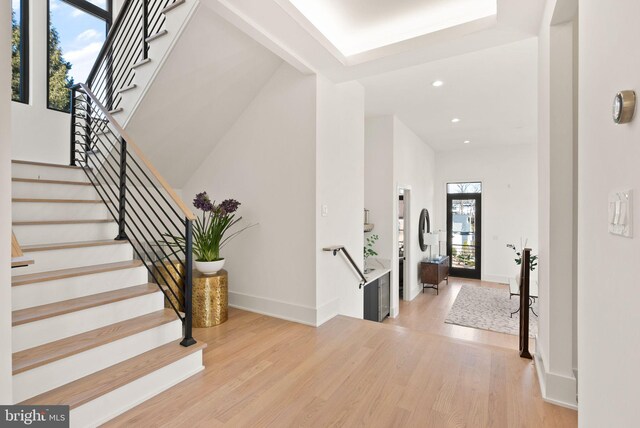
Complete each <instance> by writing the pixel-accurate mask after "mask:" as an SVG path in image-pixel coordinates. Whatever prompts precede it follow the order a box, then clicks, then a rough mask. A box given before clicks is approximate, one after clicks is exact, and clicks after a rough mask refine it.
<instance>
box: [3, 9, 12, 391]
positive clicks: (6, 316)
mask: <svg viewBox="0 0 640 428" xmlns="http://www.w3.org/2000/svg"><path fill="white" fill-rule="evenodd" d="M10 21H11V2H9V1H4V2H2V3H0V22H3V23H7V22H10ZM10 47H11V26H10V25H5V24H3V25H0V242H2V243H4V244H3V245H1V246H0V260H2V263H0V404H13V401H12V394H11V272H10V270H11V269H10V267H9V263H8V261H9V260H10V259H11V250H10V245H9V242H10V241H11V104H13V103H12V102H11V62H10V58H11V50H10V49H11V48H10Z"/></svg>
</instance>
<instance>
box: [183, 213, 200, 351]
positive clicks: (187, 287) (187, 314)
mask: <svg viewBox="0 0 640 428" xmlns="http://www.w3.org/2000/svg"><path fill="white" fill-rule="evenodd" d="M186 220H187V227H186V233H185V246H184V256H185V263H184V269H185V272H184V339H182V342H180V344H181V345H182V346H191V345H193V344H195V343H196V340H195V339H194V338H193V332H192V330H193V302H192V299H193V251H192V250H193V221H192V220H189V219H186Z"/></svg>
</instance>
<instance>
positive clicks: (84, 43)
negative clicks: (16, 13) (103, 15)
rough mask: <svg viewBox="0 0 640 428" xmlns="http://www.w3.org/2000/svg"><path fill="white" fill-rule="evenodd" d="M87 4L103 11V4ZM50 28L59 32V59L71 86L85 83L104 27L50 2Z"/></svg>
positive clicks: (55, 1)
mask: <svg viewBox="0 0 640 428" xmlns="http://www.w3.org/2000/svg"><path fill="white" fill-rule="evenodd" d="M13 1H14V2H15V1H16V0H13ZM90 3H93V4H95V5H96V6H100V7H102V8H106V0H91V1H90ZM49 13H50V14H51V26H52V27H54V28H55V29H56V30H58V34H59V36H60V46H61V47H62V55H63V57H64V59H65V60H66V61H69V62H70V63H71V64H72V65H73V67H72V68H71V71H70V73H69V74H70V75H71V76H72V77H73V80H74V82H76V83H80V82H85V81H86V79H87V76H88V75H89V72H90V71H91V67H93V63H94V62H95V60H96V58H97V56H98V53H99V52H100V49H101V48H102V44H103V43H104V40H105V38H106V30H107V27H106V23H105V22H104V21H103V20H102V19H100V18H96V17H95V16H93V15H91V14H89V13H86V12H84V11H82V10H80V9H78V8H76V7H74V6H72V5H70V4H68V3H65V2H64V1H62V0H50V3H49Z"/></svg>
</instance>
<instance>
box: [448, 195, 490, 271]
mask: <svg viewBox="0 0 640 428" xmlns="http://www.w3.org/2000/svg"><path fill="white" fill-rule="evenodd" d="M481 237H482V183H448V184H447V255H448V256H449V263H450V267H449V271H450V274H451V276H458V277H463V278H474V279H480V278H481V277H482V263H481V262H482V245H481V244H482V242H481Z"/></svg>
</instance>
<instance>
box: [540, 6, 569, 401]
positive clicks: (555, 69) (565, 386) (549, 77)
mask: <svg viewBox="0 0 640 428" xmlns="http://www.w3.org/2000/svg"><path fill="white" fill-rule="evenodd" d="M576 12H577V2H575V1H572V0H549V1H548V2H547V7H546V9H545V14H544V18H543V22H542V26H541V30H540V37H539V55H538V56H539V85H538V88H539V89H538V90H539V100H538V106H539V124H538V126H539V127H538V167H539V170H538V177H539V183H538V191H539V205H538V206H539V211H538V215H539V227H538V230H539V246H540V250H539V256H540V259H539V263H538V266H539V273H538V276H539V293H540V299H539V311H540V312H539V315H540V317H539V326H538V338H537V339H538V340H537V341H536V367H537V369H538V375H539V376H538V377H539V381H540V387H541V390H542V396H543V398H545V399H546V400H548V401H551V402H555V403H559V404H563V405H566V406H572V407H575V406H576V381H575V376H574V369H575V368H576V367H575V354H576V349H575V348H576V339H575V328H574V323H575V319H576V315H575V314H574V306H575V304H574V302H575V298H576V292H577V284H576V282H577V277H576V261H577V254H576V240H577V236H576V233H575V223H576V216H577V212H576V210H577V207H576V199H575V194H576V192H577V184H576V180H575V174H576V165H575V162H576V154H575V151H576V137H577V135H576V132H575V123H574V121H575V115H576V103H577V98H576V97H577V93H576V91H575V82H576V80H577V74H576V70H575V66H574V62H575V56H576V50H577V44H576V43H575V41H574V36H575V30H576V28H575V25H577V24H574V23H573V22H572V19H573V18H574V16H575V13H576Z"/></svg>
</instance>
